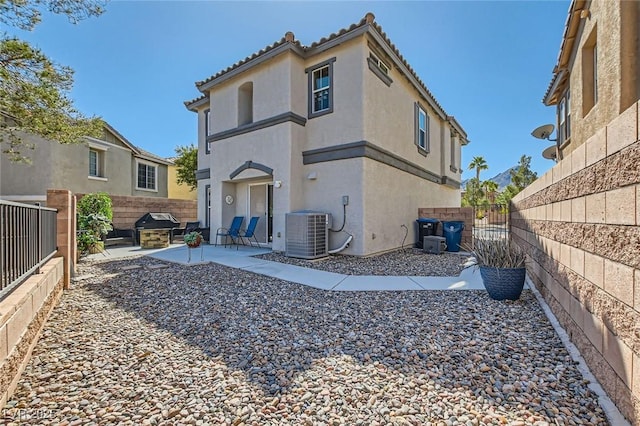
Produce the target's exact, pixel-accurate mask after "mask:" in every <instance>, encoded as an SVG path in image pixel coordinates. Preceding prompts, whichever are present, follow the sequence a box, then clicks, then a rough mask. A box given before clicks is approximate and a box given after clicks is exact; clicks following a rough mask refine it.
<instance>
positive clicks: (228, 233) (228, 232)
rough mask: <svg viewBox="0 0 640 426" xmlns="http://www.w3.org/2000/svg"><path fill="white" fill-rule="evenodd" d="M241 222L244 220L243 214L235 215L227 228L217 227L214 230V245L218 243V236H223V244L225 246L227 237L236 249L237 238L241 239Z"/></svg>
mask: <svg viewBox="0 0 640 426" xmlns="http://www.w3.org/2000/svg"><path fill="white" fill-rule="evenodd" d="M242 222H244V216H236V217H234V218H233V220H232V221H231V226H230V227H229V228H218V230H217V231H216V242H215V246H217V245H218V237H223V238H224V246H225V247H227V239H229V238H230V239H231V244H235V245H236V250H237V249H238V240H240V241H242V237H241V236H240V228H241V227H242Z"/></svg>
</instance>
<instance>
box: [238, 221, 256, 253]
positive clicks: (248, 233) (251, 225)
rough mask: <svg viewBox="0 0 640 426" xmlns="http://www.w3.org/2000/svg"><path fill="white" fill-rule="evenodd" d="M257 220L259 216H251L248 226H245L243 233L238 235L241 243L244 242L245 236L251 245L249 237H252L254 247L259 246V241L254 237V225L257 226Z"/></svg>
mask: <svg viewBox="0 0 640 426" xmlns="http://www.w3.org/2000/svg"><path fill="white" fill-rule="evenodd" d="M258 220H260V216H254V217H252V218H251V220H250V221H249V226H247V230H246V231H244V234H242V235H240V239H241V240H242V244H244V238H246V239H247V241H249V245H250V246H251V247H253V243H252V242H251V239H252V238H253V241H255V242H256V247H260V243H259V242H258V239H257V238H256V226H258Z"/></svg>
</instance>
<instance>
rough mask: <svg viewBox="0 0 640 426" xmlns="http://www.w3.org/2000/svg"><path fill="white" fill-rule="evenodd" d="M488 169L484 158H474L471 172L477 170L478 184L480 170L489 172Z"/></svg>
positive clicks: (470, 168)
mask: <svg viewBox="0 0 640 426" xmlns="http://www.w3.org/2000/svg"><path fill="white" fill-rule="evenodd" d="M488 168H489V166H488V165H487V162H486V160H485V159H484V157H473V159H472V160H471V163H470V164H469V170H473V169H476V179H477V180H478V182H480V170H487V169H488Z"/></svg>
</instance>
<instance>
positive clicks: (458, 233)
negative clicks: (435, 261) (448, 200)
mask: <svg viewBox="0 0 640 426" xmlns="http://www.w3.org/2000/svg"><path fill="white" fill-rule="evenodd" d="M463 229H464V222H462V221H450V222H442V233H443V235H444V238H445V239H446V240H447V251H460V242H461V241H462V230H463Z"/></svg>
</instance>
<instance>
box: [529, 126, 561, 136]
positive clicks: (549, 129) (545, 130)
mask: <svg viewBox="0 0 640 426" xmlns="http://www.w3.org/2000/svg"><path fill="white" fill-rule="evenodd" d="M554 128H555V127H554V126H553V124H545V125H543V126H540V127H538V128H537V129H535V130H534V131H533V132H531V136H533V137H534V138H538V139H549V136H551V133H553V129H554Z"/></svg>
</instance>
